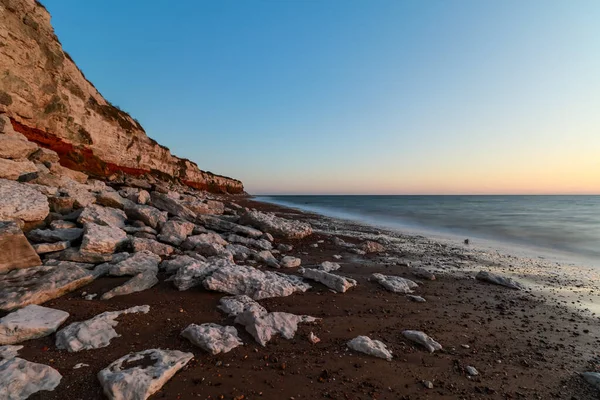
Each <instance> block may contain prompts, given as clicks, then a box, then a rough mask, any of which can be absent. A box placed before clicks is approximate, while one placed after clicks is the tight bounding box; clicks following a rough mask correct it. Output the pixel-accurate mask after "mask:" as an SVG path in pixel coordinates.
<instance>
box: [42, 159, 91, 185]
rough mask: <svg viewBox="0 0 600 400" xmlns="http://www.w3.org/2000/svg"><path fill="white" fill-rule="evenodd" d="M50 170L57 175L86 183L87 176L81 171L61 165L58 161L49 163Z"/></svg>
mask: <svg viewBox="0 0 600 400" xmlns="http://www.w3.org/2000/svg"><path fill="white" fill-rule="evenodd" d="M50 172H52V173H53V174H54V175H58V176H66V177H68V178H70V179H72V180H74V181H75V182H77V183H82V184H83V183H86V182H87V180H88V176H87V175H86V174H84V173H83V172H81V171H75V170H72V169H70V168H67V167H63V166H62V165H60V164H58V163H52V164H50Z"/></svg>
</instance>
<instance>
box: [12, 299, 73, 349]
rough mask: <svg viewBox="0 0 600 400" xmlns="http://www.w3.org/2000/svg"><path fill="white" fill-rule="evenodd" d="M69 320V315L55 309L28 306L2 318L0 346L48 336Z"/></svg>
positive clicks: (33, 305)
mask: <svg viewBox="0 0 600 400" xmlns="http://www.w3.org/2000/svg"><path fill="white" fill-rule="evenodd" d="M67 318H69V313H68V312H64V311H61V310H55V309H53V308H48V307H41V306H38V305H35V304H31V305H28V306H27V307H24V308H21V309H20V310H17V311H15V312H12V313H10V314H8V315H7V316H5V317H4V318H0V344H14V343H21V342H23V341H25V340H30V339H37V338H40V337H44V336H48V335H50V334H52V333H54V332H55V331H56V329H58V327H59V326H60V325H62V323H63V322H65V321H66V320H67Z"/></svg>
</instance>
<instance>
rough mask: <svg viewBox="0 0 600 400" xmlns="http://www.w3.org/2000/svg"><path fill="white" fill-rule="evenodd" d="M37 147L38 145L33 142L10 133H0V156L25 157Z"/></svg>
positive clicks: (16, 158) (14, 158) (15, 158)
mask: <svg viewBox="0 0 600 400" xmlns="http://www.w3.org/2000/svg"><path fill="white" fill-rule="evenodd" d="M38 148H39V146H38V145H37V144H35V143H33V142H29V141H27V140H22V139H20V138H17V137H14V136H12V135H0V158H10V159H13V160H18V159H26V158H28V157H29V156H30V155H32V154H33V153H35V152H36V151H37V149H38Z"/></svg>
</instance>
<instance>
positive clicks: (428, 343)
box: [402, 330, 442, 353]
mask: <svg viewBox="0 0 600 400" xmlns="http://www.w3.org/2000/svg"><path fill="white" fill-rule="evenodd" d="M402 335H403V336H404V337H405V338H407V339H408V340H410V341H412V342H415V343H418V344H420V345H422V346H424V347H425V348H426V349H427V350H428V351H429V352H430V353H433V352H434V351H436V350H442V345H441V344H439V343H438V342H436V341H435V340H433V339H432V338H431V337H429V336H428V335H427V334H425V333H423V332H421V331H411V330H407V331H402Z"/></svg>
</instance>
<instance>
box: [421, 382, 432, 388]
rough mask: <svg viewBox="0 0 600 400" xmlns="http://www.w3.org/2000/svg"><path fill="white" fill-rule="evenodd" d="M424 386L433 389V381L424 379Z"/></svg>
mask: <svg viewBox="0 0 600 400" xmlns="http://www.w3.org/2000/svg"><path fill="white" fill-rule="evenodd" d="M423 386H425V387H426V388H427V389H433V382H431V381H423Z"/></svg>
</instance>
